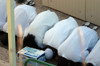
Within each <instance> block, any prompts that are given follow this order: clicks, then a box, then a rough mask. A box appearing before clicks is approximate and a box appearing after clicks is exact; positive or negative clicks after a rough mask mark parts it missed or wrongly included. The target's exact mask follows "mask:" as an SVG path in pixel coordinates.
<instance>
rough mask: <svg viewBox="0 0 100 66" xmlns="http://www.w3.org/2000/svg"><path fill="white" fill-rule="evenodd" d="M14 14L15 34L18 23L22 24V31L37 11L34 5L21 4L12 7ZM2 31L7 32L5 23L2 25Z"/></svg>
mask: <svg viewBox="0 0 100 66" xmlns="http://www.w3.org/2000/svg"><path fill="white" fill-rule="evenodd" d="M14 15H15V16H14V17H15V22H14V23H15V34H16V35H17V32H18V31H17V27H18V24H20V25H21V26H22V30H23V32H24V30H25V28H26V27H28V26H29V25H30V23H31V22H32V21H33V20H34V18H35V16H36V15H37V12H36V8H35V7H33V6H29V5H25V4H21V5H18V6H17V7H16V8H15V9H14ZM3 31H4V32H7V33H8V24H7V23H6V24H5V25H4V26H3Z"/></svg>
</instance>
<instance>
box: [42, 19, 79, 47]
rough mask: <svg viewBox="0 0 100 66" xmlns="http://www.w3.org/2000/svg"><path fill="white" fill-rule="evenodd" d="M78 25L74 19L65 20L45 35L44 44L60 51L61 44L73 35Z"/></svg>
mask: <svg viewBox="0 0 100 66" xmlns="http://www.w3.org/2000/svg"><path fill="white" fill-rule="evenodd" d="M77 27H78V24H77V22H76V21H75V19H74V18H73V17H69V18H68V19H64V20H62V21H60V22H58V23H57V24H55V26H54V27H53V28H51V29H50V30H48V31H47V32H46V33H45V36H44V40H43V43H44V44H46V45H49V46H51V47H53V48H56V49H58V47H59V46H60V45H61V43H62V42H63V41H64V40H65V39H66V38H67V37H68V36H69V35H70V34H71V32H72V31H73V29H75V28H77Z"/></svg>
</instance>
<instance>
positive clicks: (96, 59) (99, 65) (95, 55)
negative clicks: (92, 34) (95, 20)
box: [86, 40, 100, 66]
mask: <svg viewBox="0 0 100 66" xmlns="http://www.w3.org/2000/svg"><path fill="white" fill-rule="evenodd" d="M86 63H92V64H93V65H94V66H100V40H99V41H98V42H97V44H96V45H95V47H94V48H93V49H92V51H91V52H90V54H89V55H88V56H87V58H86Z"/></svg>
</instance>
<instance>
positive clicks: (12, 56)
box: [7, 0, 16, 66]
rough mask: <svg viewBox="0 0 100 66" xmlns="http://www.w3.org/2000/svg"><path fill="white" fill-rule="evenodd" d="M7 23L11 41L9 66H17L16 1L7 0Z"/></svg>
mask: <svg viewBox="0 0 100 66" xmlns="http://www.w3.org/2000/svg"><path fill="white" fill-rule="evenodd" d="M7 22H8V40H9V64H10V65H9V66H16V49H15V30H14V0H7Z"/></svg>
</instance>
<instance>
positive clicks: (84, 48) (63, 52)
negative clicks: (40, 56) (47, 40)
mask: <svg viewBox="0 0 100 66" xmlns="http://www.w3.org/2000/svg"><path fill="white" fill-rule="evenodd" d="M79 28H80V29H81V30H82V33H83V36H84V44H81V41H80V40H81V37H80V36H79V31H78V29H79ZM97 41H98V35H97V32H96V31H94V30H93V29H90V28H88V27H85V26H81V27H78V28H76V29H74V31H73V32H72V34H71V35H70V36H69V37H68V39H66V40H65V41H64V42H63V43H62V44H61V45H60V47H59V48H58V54H59V55H60V56H62V57H64V58H66V59H69V60H71V61H73V62H82V61H83V59H82V58H83V56H82V54H84V58H86V57H87V56H88V54H89V52H88V50H92V49H93V47H94V46H95V44H96V43H97Z"/></svg>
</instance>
